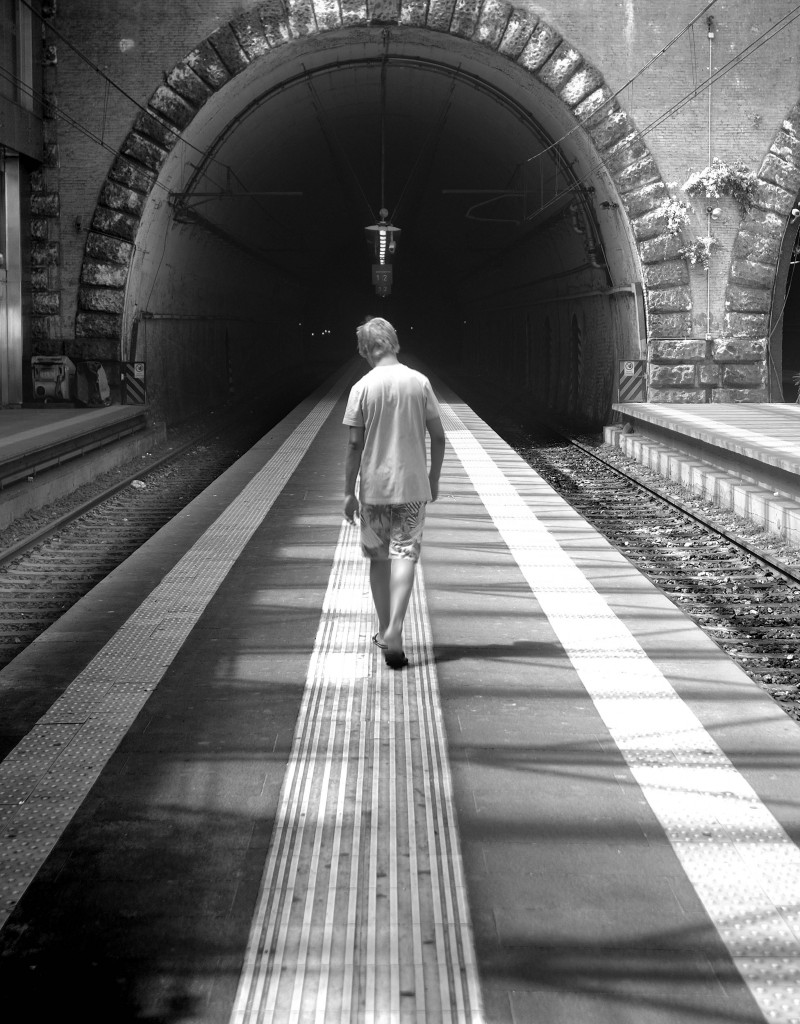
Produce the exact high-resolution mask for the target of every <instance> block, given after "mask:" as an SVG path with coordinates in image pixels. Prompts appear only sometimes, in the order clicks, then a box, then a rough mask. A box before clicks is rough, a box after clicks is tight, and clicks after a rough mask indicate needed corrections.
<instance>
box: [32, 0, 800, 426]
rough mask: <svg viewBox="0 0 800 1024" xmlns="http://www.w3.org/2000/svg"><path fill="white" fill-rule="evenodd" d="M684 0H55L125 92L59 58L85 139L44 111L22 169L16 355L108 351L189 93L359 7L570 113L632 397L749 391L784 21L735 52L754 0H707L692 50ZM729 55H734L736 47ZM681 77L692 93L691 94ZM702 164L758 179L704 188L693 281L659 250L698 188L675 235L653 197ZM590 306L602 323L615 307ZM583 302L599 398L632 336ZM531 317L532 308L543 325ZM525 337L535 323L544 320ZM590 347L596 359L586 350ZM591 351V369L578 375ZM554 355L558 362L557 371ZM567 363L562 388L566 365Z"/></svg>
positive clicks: (364, 20) (759, 385)
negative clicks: (702, 238)
mask: <svg viewBox="0 0 800 1024" xmlns="http://www.w3.org/2000/svg"><path fill="white" fill-rule="evenodd" d="M697 7H698V5H697V3H696V2H695V0H675V2H674V3H671V4H668V5H664V4H661V3H656V2H655V0H648V2H645V3H641V2H637V3H633V2H630V3H616V2H614V3H612V2H609V3H604V4H600V3H594V4H586V3H585V2H584V0H563V2H560V3H558V4H546V3H545V4H542V3H535V2H528V0H522V2H520V3H518V4H516V5H515V6H514V7H511V6H509V5H507V4H504V3H501V2H500V0H483V2H478V0H475V2H467V0H430V2H429V3H424V2H422V0H405V2H403V3H400V2H399V0H394V2H393V0H389V2H382V0H381V2H377V3H369V4H365V3H359V2H356V0H340V2H334V0H316V2H312V0H294V2H292V0H289V2H287V3H286V4H284V3H283V2H282V0H268V2H266V3H258V4H249V3H248V4H244V5H242V4H237V3H232V2H229V0H206V2H201V3H196V2H192V3H178V2H176V3H172V4H170V5H167V6H165V5H163V4H161V3H156V2H155V0H139V2H133V3H129V4H127V5H126V7H125V10H124V11H122V12H120V10H119V8H118V7H117V5H109V6H108V7H106V6H105V5H101V6H98V5H97V4H95V3H93V2H90V0H73V2H71V3H69V4H64V5H63V8H62V9H61V10H60V12H59V17H58V27H59V29H60V30H61V31H63V32H64V33H65V34H66V35H68V36H69V37H70V38H72V39H80V40H81V41H82V49H83V52H84V54H85V55H86V56H88V57H89V58H90V59H91V60H92V61H94V62H95V63H96V64H97V66H98V67H100V68H102V69H103V70H105V71H106V72H107V73H108V74H109V75H110V76H111V77H112V78H113V79H114V80H115V81H116V82H118V83H121V84H122V85H123V86H124V88H125V90H126V92H127V94H128V97H129V98H126V97H123V96H121V95H120V94H119V93H114V92H113V91H109V90H108V88H107V87H106V86H105V85H104V84H103V80H102V79H101V78H99V77H94V78H93V77H92V76H91V75H87V74H86V70H85V65H84V64H83V63H81V61H79V60H77V59H76V58H75V56H74V55H73V54H70V53H69V52H68V51H67V50H66V49H65V48H62V49H61V51H60V59H59V63H58V68H57V74H55V75H54V76H53V77H52V81H51V85H52V88H53V90H54V93H55V97H54V98H55V101H56V102H57V103H58V105H59V107H60V108H61V109H62V111H63V112H64V113H65V114H66V115H67V116H69V114H70V113H72V114H76V113H77V112H78V111H80V112H81V113H82V119H83V121H84V122H85V121H88V122H89V123H90V125H91V128H92V131H93V134H94V136H95V137H94V138H93V139H89V138H87V137H86V136H85V135H83V134H80V133H78V132H75V131H70V130H69V128H68V127H67V124H65V122H64V120H63V119H62V120H60V121H59V131H58V135H57V138H56V136H55V133H54V132H53V130H52V126H51V127H49V128H48V132H47V139H46V141H47V152H46V159H45V162H44V166H43V167H42V169H41V171H39V172H38V173H37V174H36V175H35V176H34V179H33V196H32V215H33V218H32V234H33V239H34V246H33V262H34V278H33V287H34V297H33V298H34V306H33V308H34V316H33V319H32V325H31V328H32V333H33V337H34V339H35V345H36V346H37V348H38V351H41V352H47V351H51V350H55V349H56V348H58V346H60V345H63V344H64V342H65V341H66V342H67V345H68V351H72V352H74V353H76V354H77V355H79V356H83V357H99V358H106V359H110V360H113V359H115V358H117V356H118V353H119V351H120V346H121V345H124V344H129V341H130V339H123V337H122V332H123V311H124V307H125V302H126V287H127V285H128V276H129V271H130V267H131V265H132V261H133V259H134V251H135V249H134V247H135V245H136V244H137V237H138V233H139V230H140V221H141V218H142V215H143V212H144V210H145V206H146V204H147V203H148V202H150V201H152V197H153V195H154V194H155V193H154V189H156V183H157V178H158V175H159V172H160V170H161V168H162V167H163V166H164V163H165V161H166V160H167V157H168V155H169V154H170V153H171V152H172V151H173V149H174V148H175V146H176V145H177V144H178V142H179V139H180V137H181V133H182V132H183V131H184V130H185V129H186V128H187V126H188V125H190V124H191V123H192V121H193V119H194V118H195V117H197V115H198V113H199V112H200V111H202V109H203V107H204V105H205V104H206V103H207V102H208V101H209V98H210V97H212V96H213V95H214V94H215V93H216V92H217V91H219V90H220V89H221V88H222V87H223V86H225V85H226V84H227V83H228V82H230V81H231V80H232V79H234V78H235V77H236V76H237V75H238V74H240V73H242V72H243V71H244V70H245V69H247V68H248V67H249V66H250V65H251V64H253V62H256V61H258V60H259V58H260V57H261V56H262V55H263V54H265V53H270V52H273V51H275V50H276V49H277V48H280V47H285V48H286V52H287V54H288V53H289V51H290V50H291V40H292V39H293V38H298V37H308V36H312V35H314V34H315V33H325V32H332V31H336V30H338V29H340V28H341V27H342V26H346V27H348V28H350V29H352V28H353V27H357V26H359V25H362V24H363V25H367V24H368V23H369V22H370V21H372V20H377V21H379V22H389V23H396V24H398V25H399V26H404V25H405V26H415V27H417V28H420V27H422V28H427V29H430V30H432V31H435V32H438V33H449V34H450V35H451V36H453V37H457V38H458V39H459V40H470V41H472V42H473V43H474V45H475V46H476V47H479V48H483V49H484V50H485V51H487V52H491V53H492V54H493V55H498V56H500V57H502V58H503V59H506V60H508V61H513V62H515V63H516V64H517V65H519V66H520V67H521V68H524V69H525V70H526V71H527V72H528V73H530V75H531V76H533V77H534V78H535V80H536V82H537V83H538V85H539V86H544V87H546V88H547V89H548V90H550V92H551V93H552V94H553V96H554V97H556V98H557V100H558V102H559V103H560V104H561V105H562V106H563V110H564V118H565V123H567V122H568V123H570V124H572V125H574V124H575V123H576V121H577V122H579V123H580V124H581V126H582V128H581V131H582V132H585V133H586V135H585V137H586V144H587V145H591V146H592V147H593V148H594V151H595V152H596V153H597V154H598V157H599V158H600V162H601V163H602V165H603V171H602V173H603V174H604V175H605V176H606V178H607V179H608V180H610V182H611V185H612V186H613V189H614V190H615V191H616V195H617V197H618V199H619V204H620V205H621V207H622V210H623V212H624V215H625V217H626V228H625V230H626V231H627V232H628V234H629V236H630V239H631V240H632V243H633V247H634V248H635V251H636V253H637V254H638V260H639V263H640V267H641V277H642V281H643V284H644V294H645V301H646V307H647V325H648V341H649V347H648V351H647V357H648V360H649V384H650V392H649V396H650V398H651V400H654V401H686V402H707V401H740V400H744V401H752V400H766V398H767V395H768V390H767V365H768V359H769V348H770V344H771V341H770V330H771V322H770V317H771V312H772V310H773V306H774V296H773V285H774V281H775V276H776V272H777V267H778V263H779V261H780V258H781V255H782V253H783V252H784V251H785V248H786V245H787V244H792V242H793V241H794V234H796V229H795V230H794V231H792V230H789V233H788V234H787V229H788V228H789V217H790V211H791V209H792V207H793V206H794V203H795V200H796V195H797V191H798V188H800V147H799V146H798V141H797V135H796V133H795V119H796V117H797V116H798V111H797V109H796V108H795V103H796V101H797V99H798V95H800V81H799V80H798V74H799V72H798V63H797V61H796V53H797V46H798V41H800V40H799V39H798V34H799V33H800V28H798V27H797V25H795V26H793V27H787V28H786V29H785V30H783V31H781V32H778V33H777V34H776V35H775V36H774V38H772V39H770V40H768V41H767V42H766V43H765V45H764V46H763V47H762V48H761V49H758V50H755V49H754V50H753V52H752V54H749V55H748V51H747V47H748V46H749V45H750V44H752V43H753V41H754V38H755V36H756V35H757V33H758V32H761V31H763V29H764V18H763V3H762V0H737V2H735V3H734V2H728V3H723V2H719V3H717V4H716V5H715V6H714V9H713V14H714V17H715V23H714V26H713V29H714V33H715V34H714V39H713V40H712V41H711V42H709V38H708V35H707V30H706V28H707V27H706V24H705V19H703V20H701V21H699V22H697V23H696V24H695V25H694V27H693V28H691V29H689V30H688V31H685V32H683V33H682V30H683V29H684V28H685V27H686V25H687V23H688V22H690V21H691V19H692V18H693V17H695V16H696V14H697ZM790 7H791V4H790V3H789V0H772V3H771V4H770V12H771V18H772V21H773V22H777V21H779V19H780V18H781V17H783V15H785V14H786V13H788V11H789V9H790ZM798 24H800V23H798ZM681 33H682V34H681ZM675 37H678V38H677V39H676V41H675V42H674V43H673V44H672V45H671V46H669V48H668V49H667V50H666V52H665V53H663V55H661V56H659V57H658V58H657V59H655V60H653V62H652V64H650V66H649V67H647V69H646V70H644V71H643V70H642V69H643V68H645V66H646V65H647V64H648V62H649V61H650V60H651V58H653V57H654V56H655V55H656V54H658V53H659V51H660V50H662V49H664V48H665V47H667V46H668V44H670V41H671V40H673V39H675ZM54 43H56V44H57V39H54ZM742 54H744V57H745V58H746V59H741V60H740V59H739V57H740V56H741V55H742ZM709 64H710V66H711V69H712V71H719V72H723V71H724V72H725V73H724V75H723V76H722V77H720V79H719V81H718V82H716V83H715V84H714V85H713V87H712V91H711V104H710V106H709V102H708V100H709V95H708V92H707V91H703V90H702V89H701V88H700V87H701V86H702V84H703V81H704V79H705V78H706V77H707V75H708V73H709ZM728 65H729V66H728ZM693 90H696V91H697V90H699V91H698V94H697V95H696V96H695V97H694V98H693V97H692V91H693ZM131 101H135V103H136V104H139V105H140V107H141V108H142V109H138V110H137V109H136V107H135V105H134V103H133V102H131ZM46 123H47V124H48V125H51V122H46ZM98 139H99V140H101V142H102V146H98V145H97V140H98ZM710 155H713V156H715V157H719V158H721V159H724V160H727V161H734V160H741V161H743V162H744V163H745V164H747V165H748V166H749V167H751V168H752V169H753V170H755V171H757V172H758V174H759V179H760V183H759V188H758V191H757V195H756V198H755V202H754V206H753V208H752V209H751V210H750V212H749V213H747V214H746V215H745V216H744V217H742V215H741V213H740V211H739V209H738V207H737V206H736V204H735V203H733V202H732V201H730V200H727V199H726V200H724V201H719V202H717V201H716V200H715V201H714V202H715V205H719V206H720V208H721V209H722V215H721V217H720V218H719V220H718V221H716V222H715V224H714V228H713V231H714V234H715V236H716V238H717V241H718V243H719V247H718V248H717V250H716V251H715V252H714V253H713V255H712V257H711V262H710V266H709V270H708V272H706V271H705V270H704V269H703V268H702V266H699V265H691V264H690V263H689V262H688V261H687V260H686V259H685V258H684V257H683V256H682V254H681V251H680V250H681V247H682V245H683V244H685V241H686V240H687V237H690V236H691V235H700V234H704V233H705V232H706V229H707V220H706V214H705V209H706V206H707V200H705V199H701V200H690V201H689V206H690V218H689V223H688V225H687V226H686V227H685V228H684V229H683V233H682V234H680V233H674V232H673V231H672V230H671V229H670V224H669V222H668V219H667V217H666V215H665V212H664V208H663V204H664V201H665V200H666V199H667V198H668V197H669V196H670V195H671V196H673V197H677V198H682V199H685V196H684V195H683V193H681V192H680V189H679V188H678V186H679V185H680V184H681V183H682V182H683V181H684V180H685V179H686V177H687V176H688V174H689V172H690V171H691V170H692V169H697V168H700V167H703V166H705V165H706V164H707V163H708V162H709V156H710ZM86 229H88V233H87V230H86ZM790 236H791V237H790ZM186 287H187V288H188V289H189V291H188V292H187V293H186V294H185V296H184V297H185V298H186V299H187V300H188V301H189V302H190V303H191V302H192V301H195V300H196V301H197V302H199V303H200V305H201V306H202V305H203V303H204V294H205V293H204V286H203V275H200V278H199V282H198V284H197V285H196V286H195V287H194V290H192V287H193V286H192V285H191V283H187V285H186ZM604 308H605V310H606V312H605V313H604V314H603V315H607V316H608V317H609V318H610V321H613V320H614V318H615V316H616V314H611V313H610V312H609V309H608V307H604ZM592 309H595V306H593V305H592V304H591V303H590V304H589V305H588V306H587V305H585V304H584V306H583V307H582V308H581V311H580V316H579V318H578V319H579V320H581V323H580V324H578V326H577V327H576V326H575V324H574V323H573V322H572V320H570V318H569V317H567V321H565V323H566V324H567V326H566V327H565V328H564V329H563V330H562V331H561V334H563V333H564V331H566V333H567V335H568V336H569V338H568V339H567V340H565V341H564V345H565V346H567V348H569V346H572V348H569V351H572V350H573V349H575V344H574V342H575V338H576V337H578V336H580V338H581V339H582V340H581V344H580V345H578V346H577V351H579V352H582V353H583V355H581V357H580V361H581V365H583V362H584V361H585V362H586V365H587V366H590V367H591V371H592V372H591V374H587V372H586V369H585V368H584V369H583V370H581V374H582V377H581V379H588V378H589V377H591V379H592V381H593V383H592V388H593V389H594V391H593V392H592V394H591V395H590V396H589V398H588V399H587V401H591V402H592V403H595V404H597V405H598V406H600V405H602V404H603V401H602V399H600V398H597V396H596V394H594V392H595V391H596V390H597V384H596V379H597V378H598V377H599V378H600V379H602V380H604V381H606V379H607V378H608V375H609V367H611V369H612V370H613V358H614V357H615V356H616V357H622V356H623V355H627V356H630V347H631V344H632V342H631V339H629V338H626V339H624V342H623V344H622V345H621V346H620V345H619V344H617V345H616V347H615V345H614V343H613V340H612V341H609V340H608V337H607V334H608V333H609V332H607V331H606V330H605V329H604V328H603V329H601V330H598V331H593V330H592V326H591V323H592V319H593V317H594V318H595V319H596V317H597V313H596V309H595V313H592V312H591V311H592ZM540 312H541V315H539V314H537V317H534V320H535V321H536V323H537V324H538V325H539V329H540V330H541V331H545V324H544V319H546V315H545V313H544V312H542V311H540ZM543 318H544V319H543ZM560 318H561V314H559V316H558V317H556V319H560ZM532 322H533V321H532V319H531V316H527V317H526V316H521V317H520V316H517V317H516V318H515V323H514V324H510V326H509V331H510V332H511V335H512V337H518V338H519V345H520V346H521V350H522V351H527V348H528V347H529V346H530V344H531V342H530V337H529V335H530V331H531V324H532ZM587 322H588V327H587ZM515 324H516V326H515ZM612 329H614V328H613V326H612V328H609V331H610V330H612ZM546 330H553V323H552V320H551V321H548V326H547V328H546ZM576 332H577V333H576ZM587 338H588V339H589V340H587ZM594 338H596V339H597V341H596V342H595V341H593V340H592V339H594ZM569 339H571V340H569ZM592 345H594V346H595V349H596V351H595V350H594V349H593V350H592V352H593V354H592V355H591V357H587V356H586V353H587V351H589V350H590V349H592ZM603 346H606V347H607V352H606V353H605V354H603V355H602V356H601V357H600V359H601V361H602V360H603V359H605V360H606V363H605V368H600V369H598V367H597V360H598V357H597V353H603ZM528 358H529V357H528V356H527V355H526V356H522V357H519V358H517V359H516V362H515V361H514V359H513V358H512V359H511V365H513V366H515V367H516V368H517V371H518V370H519V367H520V366H523V367H524V366H525V365H527V363H526V360H527V359H528ZM572 358H573V357H568V358H567V357H565V359H562V360H561V361H562V363H564V364H565V365H567V364H569V365H570V366H572V364H571V363H570V361H569V360H570V359H572ZM574 358H577V357H574ZM520 359H521V362H520ZM565 360H566V361H565ZM573 361H574V359H573ZM547 362H548V364H549V366H550V370H549V371H548V373H549V372H552V373H553V374H554V375H555V376H554V379H555V378H557V377H558V373H557V371H556V369H553V367H554V366H555V365H556V363H557V359H556V358H555V357H554V356H553V357H551V356H549V355H548V356H547ZM569 374H571V375H572V379H575V380H577V379H578V376H576V375H577V374H578V371H577V370H576V369H575V367H573V368H572V369H571V370H569V373H568V375H567V376H568V377H569ZM611 383H613V382H609V383H608V384H607V386H608V387H611ZM558 386H560V385H558ZM558 386H557V387H556V391H557V390H558ZM604 386H606V385H605V384H604ZM587 394H588V392H587ZM562 397H563V401H560V403H559V404H560V405H562V406H563V407H564V408H569V407H570V405H573V406H574V405H575V397H574V395H572V397H570V394H568V393H565V395H564V396H562ZM609 397H610V396H609Z"/></svg>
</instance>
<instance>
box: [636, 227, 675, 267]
mask: <svg viewBox="0 0 800 1024" xmlns="http://www.w3.org/2000/svg"><path fill="white" fill-rule="evenodd" d="M682 248H683V240H682V239H681V236H680V235H676V234H673V233H672V232H667V233H666V234H663V235H657V236H656V237H655V238H647V239H644V240H643V241H641V242H639V258H640V259H641V261H642V263H659V262H661V261H662V260H673V259H677V258H678V257H680V256H681V249H682Z"/></svg>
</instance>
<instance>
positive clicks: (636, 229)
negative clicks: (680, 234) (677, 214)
mask: <svg viewBox="0 0 800 1024" xmlns="http://www.w3.org/2000/svg"><path fill="white" fill-rule="evenodd" d="M623 199H624V197H623ZM630 224H631V228H632V229H633V234H634V237H635V238H636V240H637V242H645V241H648V240H649V239H651V238H657V237H659V236H662V237H663V236H664V235H665V234H666V233H667V224H668V221H667V215H666V213H664V212H663V211H662V210H660V209H659V208H658V207H656V208H655V209H653V210H648V211H647V213H642V214H640V215H639V216H636V217H631V219H630Z"/></svg>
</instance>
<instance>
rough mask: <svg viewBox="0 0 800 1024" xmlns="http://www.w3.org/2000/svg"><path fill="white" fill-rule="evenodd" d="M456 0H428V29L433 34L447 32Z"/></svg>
mask: <svg viewBox="0 0 800 1024" xmlns="http://www.w3.org/2000/svg"><path fill="white" fill-rule="evenodd" d="M455 6H456V0H430V2H429V4H428V20H427V26H428V28H432V29H433V30H434V31H435V32H449V31H450V22H451V21H452V20H453V11H454V10H455Z"/></svg>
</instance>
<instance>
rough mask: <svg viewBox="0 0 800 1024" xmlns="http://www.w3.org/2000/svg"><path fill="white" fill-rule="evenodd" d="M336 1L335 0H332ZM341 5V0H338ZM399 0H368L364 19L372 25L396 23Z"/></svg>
mask: <svg viewBox="0 0 800 1024" xmlns="http://www.w3.org/2000/svg"><path fill="white" fill-rule="evenodd" d="M334 2H336V0H334ZM339 2H340V6H341V0H339ZM400 3H401V0H368V2H367V4H366V8H365V10H366V19H367V21H369V22H370V23H371V24H373V25H397V24H398V23H399V21H400Z"/></svg>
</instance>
